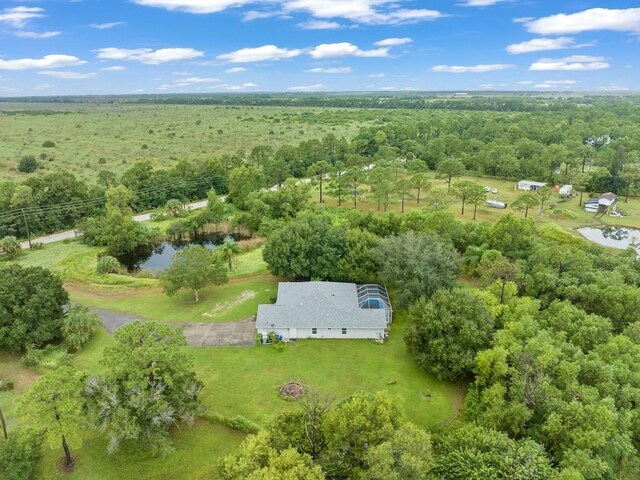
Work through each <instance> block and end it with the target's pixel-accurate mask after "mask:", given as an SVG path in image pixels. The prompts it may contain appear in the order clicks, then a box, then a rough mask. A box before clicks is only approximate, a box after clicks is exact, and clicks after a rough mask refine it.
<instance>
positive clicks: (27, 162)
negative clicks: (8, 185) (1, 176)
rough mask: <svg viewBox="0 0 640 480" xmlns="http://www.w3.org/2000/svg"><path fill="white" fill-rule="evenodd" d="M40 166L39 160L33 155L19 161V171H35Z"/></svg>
mask: <svg viewBox="0 0 640 480" xmlns="http://www.w3.org/2000/svg"><path fill="white" fill-rule="evenodd" d="M37 168H38V161H37V160H36V157H34V156H33V155H28V156H26V157H22V158H21V159H20V161H19V162H18V171H19V172H22V173H31V172H35V171H36V170H37Z"/></svg>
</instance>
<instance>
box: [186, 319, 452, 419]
mask: <svg viewBox="0 0 640 480" xmlns="http://www.w3.org/2000/svg"><path fill="white" fill-rule="evenodd" d="M402 324H403V319H402V317H398V318H397V319H396V323H395V324H394V326H393V331H392V333H391V335H390V339H389V341H388V342H387V343H385V344H382V345H380V344H376V343H374V342H370V341H366V340H299V341H297V342H295V343H292V344H290V345H288V346H287V347H286V349H285V350H284V351H282V352H277V351H276V350H275V349H273V348H271V347H269V346H260V347H247V348H232V347H229V348H213V349H210V348H198V349H193V350H192V353H193V355H194V356H195V359H196V369H197V371H198V374H199V376H200V377H201V378H203V379H207V381H206V382H205V383H207V386H206V387H205V389H204V391H203V397H202V398H203V401H204V402H205V404H206V405H207V408H209V409H212V410H215V411H217V412H219V413H222V414H224V415H235V414H241V415H243V416H245V417H247V418H249V419H251V420H253V421H255V422H257V423H259V424H264V423H265V422H267V421H268V420H269V419H270V418H272V417H274V416H275V415H277V414H278V413H280V412H283V411H285V410H289V409H292V408H296V407H295V404H292V403H290V402H286V401H284V400H282V399H280V397H279V396H278V392H277V389H278V387H280V386H281V385H282V384H283V383H286V382H288V381H290V380H298V381H301V382H303V383H305V384H306V385H309V386H313V387H315V388H317V389H318V390H320V391H321V392H325V393H327V394H330V395H332V396H334V397H335V398H336V399H341V398H345V397H347V396H349V395H351V394H352V393H353V392H355V391H359V390H362V391H369V392H375V391H379V390H384V391H387V392H389V393H390V394H392V395H394V396H395V397H396V399H397V401H398V403H399V405H401V406H402V408H403V409H404V413H405V418H406V419H407V420H410V421H412V422H415V423H416V424H418V425H422V426H425V427H436V426H438V425H440V424H442V423H443V422H446V421H448V420H449V419H451V418H452V417H453V415H455V413H456V408H457V407H456V406H457V405H459V400H460V399H461V398H462V394H463V388H462V387H461V386H457V385H454V384H450V383H443V382H440V381H438V380H436V379H435V378H434V377H432V376H431V375H428V374H427V373H425V372H424V371H423V370H421V369H420V368H419V367H418V366H417V365H416V363H415V362H414V361H413V359H412V358H411V357H410V355H409V353H408V352H407V350H406V347H405V345H404V341H403V339H402V333H401V330H402ZM394 382H395V383H394Z"/></svg>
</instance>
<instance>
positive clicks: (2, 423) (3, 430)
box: [0, 406, 9, 440]
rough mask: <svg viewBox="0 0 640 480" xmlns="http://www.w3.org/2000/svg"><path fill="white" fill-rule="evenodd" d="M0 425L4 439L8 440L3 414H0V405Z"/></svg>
mask: <svg viewBox="0 0 640 480" xmlns="http://www.w3.org/2000/svg"><path fill="white" fill-rule="evenodd" d="M0 425H1V426H2V433H4V439H5V440H8V439H9V436H8V435H7V424H6V423H4V415H3V414H2V407H1V406H0Z"/></svg>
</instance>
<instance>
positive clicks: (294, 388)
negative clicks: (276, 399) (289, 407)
mask: <svg viewBox="0 0 640 480" xmlns="http://www.w3.org/2000/svg"><path fill="white" fill-rule="evenodd" d="M278 392H279V393H280V396H281V397H282V398H284V399H285V400H299V399H300V398H302V397H303V396H304V392H305V388H304V385H303V384H302V383H300V382H287V383H285V384H284V385H282V386H281V387H280V388H279V389H278Z"/></svg>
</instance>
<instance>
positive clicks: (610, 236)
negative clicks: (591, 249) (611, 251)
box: [578, 227, 640, 254]
mask: <svg viewBox="0 0 640 480" xmlns="http://www.w3.org/2000/svg"><path fill="white" fill-rule="evenodd" d="M578 232H579V233H580V235H582V236H583V237H584V238H586V239H587V240H590V241H592V242H595V243H597V244H598V245H602V246H604V247H612V248H619V249H622V250H624V249H625V248H628V247H633V248H635V249H636V250H637V251H638V253H639V254H640V230H636V229H635V228H627V227H583V228H579V229H578Z"/></svg>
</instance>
